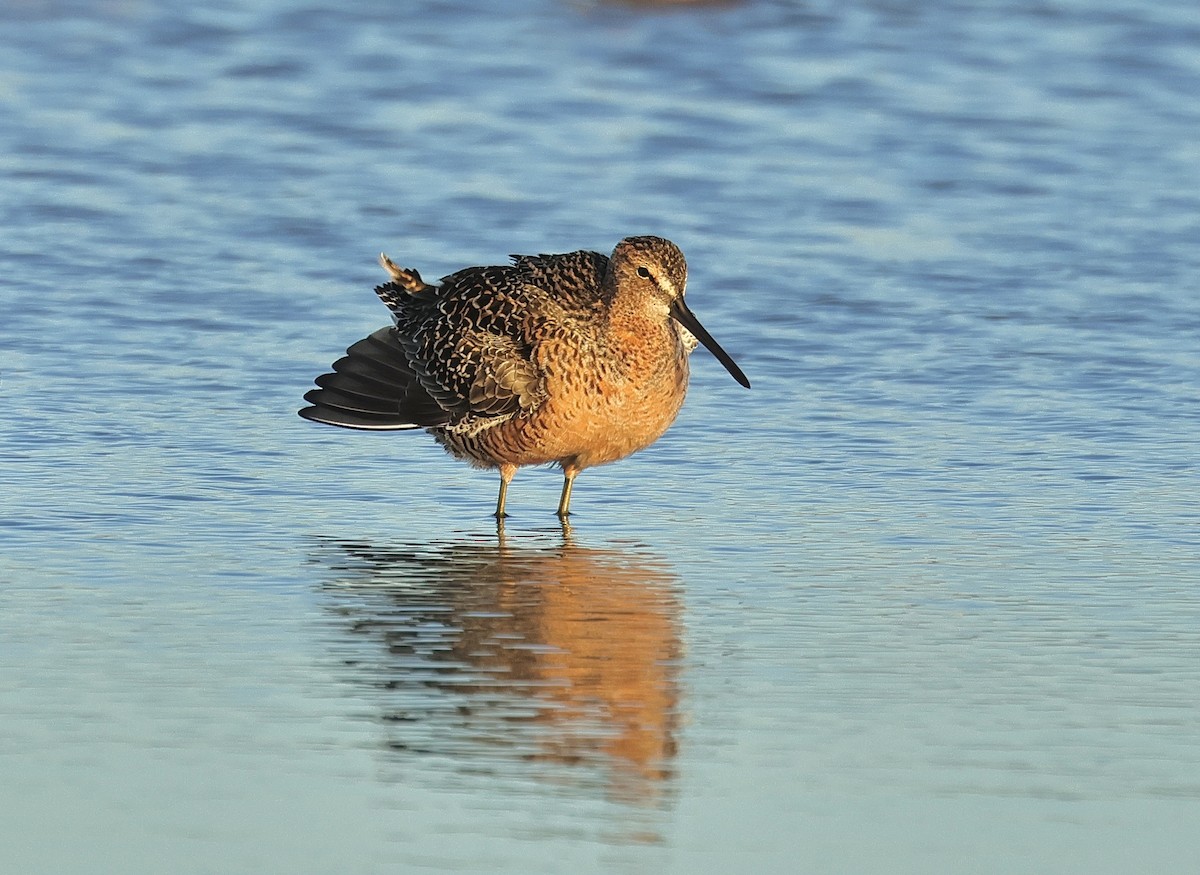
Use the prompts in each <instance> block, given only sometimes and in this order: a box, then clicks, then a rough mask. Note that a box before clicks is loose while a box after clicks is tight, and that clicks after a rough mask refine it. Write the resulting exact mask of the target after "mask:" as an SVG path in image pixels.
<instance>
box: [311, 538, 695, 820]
mask: <svg viewBox="0 0 1200 875" xmlns="http://www.w3.org/2000/svg"><path fill="white" fill-rule="evenodd" d="M328 551H332V559H330V558H329V552H328ZM325 561H328V562H329V564H330V565H331V570H333V571H334V572H335V573H336V578H335V579H334V580H333V581H331V582H330V583H329V584H328V585H327V586H326V588H325V589H326V592H327V594H328V595H329V597H330V609H331V610H332V611H334V612H335V613H336V614H337V615H338V616H339V618H340V619H341V621H342V622H343V623H344V627H343V628H344V631H345V636H344V637H341V638H339V639H338V640H337V642H336V645H335V646H336V647H338V648H339V653H338V656H339V657H341V658H342V660H343V662H344V663H345V664H346V665H347V666H349V667H351V668H352V669H353V674H352V676H351V677H352V680H353V682H354V683H355V684H356V685H359V686H360V687H361V688H363V689H366V690H369V691H370V694H371V698H372V699H373V700H374V701H373V705H375V706H377V708H378V714H379V720H380V722H381V724H382V725H383V726H384V727H385V729H384V733H385V736H386V745H387V747H388V748H389V749H390V750H392V751H395V752H398V753H401V754H404V755H413V754H416V755H420V754H429V755H435V756H449V757H451V758H452V761H453V764H454V765H453V768H457V769H469V770H471V771H472V772H473V773H478V772H479V771H480V770H481V769H483V770H488V771H489V772H494V773H497V774H505V773H511V774H513V775H520V776H524V775H525V774H534V775H538V776H540V777H545V778H550V779H552V780H554V781H555V782H557V783H560V784H563V785H566V786H572V785H573V786H578V787H583V788H589V789H595V790H597V791H600V792H601V793H602V795H603V796H605V797H607V798H615V799H619V800H622V801H628V802H639V803H644V802H653V801H655V800H659V799H662V798H663V797H664V796H665V795H666V794H668V792H669V789H670V782H671V778H672V774H673V773H672V760H673V758H674V754H675V744H676V724H677V719H678V712H679V683H678V677H677V674H678V657H679V651H680V620H679V610H680V607H679V598H678V593H677V590H678V580H677V579H676V578H675V576H674V575H673V574H672V572H671V571H670V569H669V567H668V566H667V565H666V564H665V563H664V562H663V561H662V560H660V559H656V558H654V557H652V556H647V555H645V554H644V553H641V552H639V551H637V550H635V549H628V550H625V549H615V548H606V549H598V548H590V547H581V546H577V545H575V544H573V543H572V542H571V541H570V539H569V537H567V538H564V539H563V540H562V542H561V543H557V544H554V545H551V546H532V547H531V546H514V545H512V544H511V543H506V542H505V540H504V539H503V538H501V539H500V542H499V543H491V544H486V543H478V542H470V541H463V542H453V543H441V544H423V545H403V544H364V543H344V542H338V543H334V544H329V545H327V552H326V557H325ZM341 648H345V651H346V652H340V649H341Z"/></svg>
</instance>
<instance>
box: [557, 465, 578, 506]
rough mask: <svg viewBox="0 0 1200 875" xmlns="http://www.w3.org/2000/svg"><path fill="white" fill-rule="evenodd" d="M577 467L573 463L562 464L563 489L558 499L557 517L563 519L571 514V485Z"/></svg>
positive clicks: (576, 472) (572, 484) (573, 482)
mask: <svg viewBox="0 0 1200 875" xmlns="http://www.w3.org/2000/svg"><path fill="white" fill-rule="evenodd" d="M578 473H579V469H578V468H576V467H575V466H574V465H564V466H563V490H562V496H560V497H559V499H558V518H559V519H560V520H565V519H566V518H567V517H569V516H570V515H571V487H572V486H574V485H575V475H577V474H578Z"/></svg>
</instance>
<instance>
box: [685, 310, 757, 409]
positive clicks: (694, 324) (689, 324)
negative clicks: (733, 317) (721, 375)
mask: <svg viewBox="0 0 1200 875" xmlns="http://www.w3.org/2000/svg"><path fill="white" fill-rule="evenodd" d="M671 318H672V319H674V320H675V321H676V322H678V323H679V324H680V325H682V326H683V327H684V328H686V329H687V330H688V331H690V332H692V334H694V335H696V339H697V340H699V341H700V342H701V343H703V344H704V348H705V349H707V350H708V351H709V352H711V353H712V354H713V355H715V356H716V357H717V361H719V362H720V363H721V364H723V365H724V366H725V370H727V371H729V374H730V376H732V377H733V378H734V379H735V380H737V381H738V382H739V383H741V384H742V385H743V386H745V387H746V388H747V389H749V388H750V381H749V380H747V379H746V375H745V374H743V373H742V369H741V368H739V367H738V366H737V362H735V361H734V360H733V359H732V358H731V357H730V355H729V353H727V352H726V351H725V350H723V349H721V344H719V343H717V342H716V341H715V340H713V336H712V335H711V334H709V333H708V332H707V331H705V330H704V326H703V325H701V324H700V320H699V319H697V318H696V317H695V315H693V313H692V311H691V310H689V309H688V305H687V304H685V303H683V298H676V299H675V302H674V303H673V304H671Z"/></svg>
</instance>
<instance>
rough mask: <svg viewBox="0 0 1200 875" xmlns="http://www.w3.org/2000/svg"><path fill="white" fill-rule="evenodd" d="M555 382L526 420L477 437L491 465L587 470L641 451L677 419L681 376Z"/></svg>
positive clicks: (678, 372)
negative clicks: (554, 464)
mask: <svg viewBox="0 0 1200 875" xmlns="http://www.w3.org/2000/svg"><path fill="white" fill-rule="evenodd" d="M685 368H686V365H685ZM557 382H558V381H555V380H553V379H552V380H551V381H550V382H549V385H548V386H547V399H546V401H545V402H544V403H543V404H541V405H540V406H539V407H538V409H537V410H536V411H534V412H533V413H532V414H530V415H528V416H525V417H517V418H515V419H512V420H509V421H508V422H506V423H503V424H501V425H499V426H497V427H496V428H494V429H490V430H489V431H488V432H487V433H485V434H482V435H480V443H481V446H482V447H483V448H485V449H486V451H487V453H488V454H489V455H490V456H492V457H493V458H494V459H495V460H496V462H497V463H507V464H513V465H540V464H545V463H548V462H558V463H560V464H563V465H571V466H574V467H576V468H590V467H593V466H595V465H603V464H606V463H608V462H615V461H617V460H618V459H623V458H625V457H626V456H628V455H630V454H632V453H635V452H637V451H638V450H642V449H645V448H646V447H648V446H650V445H651V444H652V443H654V442H655V441H656V440H658V439H659V438H660V437H662V435H663V433H664V432H665V431H666V430H667V429H668V428H669V427H670V425H671V423H672V422H674V421H675V417H676V416H677V415H678V414H679V409H680V407H681V406H682V405H683V398H684V394H685V392H686V390H687V371H686V369H680V370H676V371H674V372H669V373H665V374H661V375H658V378H657V379H654V380H650V381H645V382H641V383H637V382H631V381H627V380H625V381H621V380H610V381H605V380H597V381H594V382H593V383H592V384H591V385H582V386H581V385H578V384H577V383H572V382H571V381H562V383H561V384H557Z"/></svg>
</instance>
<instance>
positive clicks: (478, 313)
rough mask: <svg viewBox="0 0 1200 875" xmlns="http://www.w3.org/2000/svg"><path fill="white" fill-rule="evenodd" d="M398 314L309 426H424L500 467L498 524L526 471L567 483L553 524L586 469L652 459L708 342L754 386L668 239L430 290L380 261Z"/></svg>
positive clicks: (475, 276)
mask: <svg viewBox="0 0 1200 875" xmlns="http://www.w3.org/2000/svg"><path fill="white" fill-rule="evenodd" d="M379 260H380V263H381V264H382V265H383V267H384V269H385V270H386V271H387V272H388V273H389V274H390V275H391V278H392V279H391V281H390V282H386V283H384V284H383V285H381V286H378V287H377V288H376V289H375V292H376V294H378V295H379V297H380V299H381V300H382V301H383V303H384V304H386V305H387V307H388V309H389V310H391V313H392V322H393V324H392V325H389V326H387V327H386V328H380V329H379V330H378V331H376V332H374V333H372V334H371V335H369V336H368V337H365V338H363V339H362V340H360V341H358V343H356V344H354V345H353V346H351V347H350V348H349V349H347V350H346V355H345V356H344V357H343V358H340V359H338V360H337V361H336V362H334V364H333V372H332V373H328V374H324V375H322V376H320V377H318V378H317V379H316V384H317V386H318V387H319V388H317V389H312V390H310V391H309V392H308V393H307V394H306V395H305V396H304V399H305V400H306V401H308V402H309V404H311V405H312V406H310V407H305V408H304V409H303V410H301V411H300V415H301V416H303V417H304V418H305V419H310V420H313V421H314V422H322V423H327V424H329V425H338V426H342V427H343V428H356V429H367V430H373V431H380V430H384V431H386V430H403V429H418V428H423V429H426V430H427V431H429V433H430V434H432V435H433V436H434V437H435V438H436V439H437V441H438V443H440V444H441V445H442V446H443V447H445V449H446V450H447V451H448V452H449V453H450V454H451V455H454V456H457V457H458V458H460V459H465V460H466V461H468V462H470V463H471V464H472V465H474V466H476V467H479V468H495V469H499V471H500V494H499V497H498V498H497V499H496V517H497V518H498V519H503V518H504V516H505V500H506V498H507V495H508V484H509V483H510V482H511V481H512V478H513V475H514V474H515V473H516V471H517V469H518V468H520V467H523V466H525V465H542V464H547V463H554V464H557V465H559V466H560V467H561V468H562V471H563V488H562V495H561V497H560V498H559V502H558V516H559V517H560V518H561V519H563V520H565V519H566V517H567V516H568V515H569V514H570V505H571V487H572V485H573V484H574V482H575V477H576V475H578V474H579V472H580V471H582V470H583V469H584V468H591V467H593V466H595V465H603V464H606V463H608V462H615V461H617V460H618V459H623V458H625V457H626V456H628V455H630V454H632V453H635V452H637V451H638V450H642V449H645V448H646V447H648V446H650V445H651V444H652V443H654V442H655V441H656V440H658V439H659V438H660V437H661V436H662V434H663V432H665V431H666V430H667V428H668V427H669V426H670V425H671V423H672V422H674V421H675V417H676V416H677V415H678V413H679V409H680V407H681V406H682V405H683V397H684V394H685V393H686V392H687V384H688V356H689V355H690V354H691V352H692V351H693V350H694V349H695V348H696V346H697V344H698V343H702V344H704V346H705V347H706V348H707V349H708V350H709V351H710V352H711V353H712V354H713V355H714V356H716V358H717V360H718V361H720V362H721V364H723V365H724V366H725V369H726V370H728V371H729V373H730V374H731V375H732V376H733V378H734V379H735V380H737V381H738V382H739V383H741V384H742V385H743V386H745V387H746V388H749V387H750V381H749V380H748V379H746V375H745V374H743V373H742V370H741V368H739V367H738V366H737V363H736V362H734V360H733V359H732V358H730V356H729V354H728V353H726V352H725V350H723V349H722V348H721V347H720V345H719V344H718V343H717V342H716V341H715V340H713V338H712V335H710V334H709V333H708V332H707V331H706V330H705V329H704V326H703V325H701V324H700V321H699V320H698V319H697V318H696V317H695V316H694V315H693V314H692V311H691V310H689V309H688V307H687V304H685V303H684V299H683V298H684V291H685V288H686V285H687V262H686V261H685V260H684V257H683V253H682V252H680V251H679V247H677V246H676V245H675V244H674V243H672V242H671V241H670V240H665V239H663V238H662V237H626V238H625V239H624V240H622V241H621V242H620V243H618V244H617V246H616V248H615V249H614V250H613V252H612V255H611V256H610V257H605V256H604V255H602V254H601V253H599V252H590V251H586V250H580V251H578V252H568V253H564V254H561V255H514V256H512V264H511V265H503V266H492V267H468V268H465V269H464V270H460V271H458V272H456V273H452V274H450V275H449V276H447V277H444V278H443V279H442V281H441V282H440V283H439V284H437V285H430V284H429V283H426V282H425V281H424V280H422V279H421V275H420V274H419V273H418V272H417V271H415V270H411V269H408V268H403V267H399V266H397V265H396V264H395V263H394V262H393V261H392V260H391V259H390V258H388V257H387V256H386V255H381V256H380V257H379Z"/></svg>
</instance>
